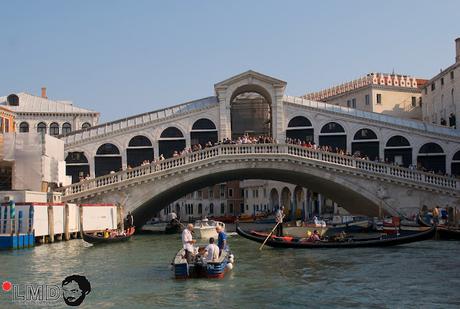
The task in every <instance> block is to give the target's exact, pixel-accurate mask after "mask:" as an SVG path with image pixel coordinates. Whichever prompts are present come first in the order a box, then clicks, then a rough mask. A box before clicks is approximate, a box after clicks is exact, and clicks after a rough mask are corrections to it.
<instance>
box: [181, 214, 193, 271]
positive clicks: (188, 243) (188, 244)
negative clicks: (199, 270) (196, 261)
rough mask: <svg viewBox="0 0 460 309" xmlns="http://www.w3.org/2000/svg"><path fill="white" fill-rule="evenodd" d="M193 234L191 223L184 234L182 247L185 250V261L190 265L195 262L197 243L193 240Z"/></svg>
mask: <svg viewBox="0 0 460 309" xmlns="http://www.w3.org/2000/svg"><path fill="white" fill-rule="evenodd" d="M192 232H193V224H191V223H189V224H187V228H186V229H184V231H183V232H182V245H183V248H184V250H185V259H186V260H187V263H189V264H190V263H192V262H193V256H194V252H195V248H194V247H193V244H194V243H196V240H195V239H193V236H192Z"/></svg>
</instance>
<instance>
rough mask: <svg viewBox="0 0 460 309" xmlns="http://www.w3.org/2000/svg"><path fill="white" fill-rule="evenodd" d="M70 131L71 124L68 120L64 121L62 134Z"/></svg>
mask: <svg viewBox="0 0 460 309" xmlns="http://www.w3.org/2000/svg"><path fill="white" fill-rule="evenodd" d="M71 131H72V126H71V125H70V123H68V122H64V124H63V125H62V134H64V135H66V134H69V133H70V132H71Z"/></svg>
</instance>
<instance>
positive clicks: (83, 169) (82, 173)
mask: <svg viewBox="0 0 460 309" xmlns="http://www.w3.org/2000/svg"><path fill="white" fill-rule="evenodd" d="M65 162H66V175H68V176H72V183H76V182H79V181H80V179H82V178H85V177H87V176H88V175H89V163H88V159H87V158H86V156H85V154H84V153H83V152H78V151H74V152H69V154H68V155H67V157H66V159H65Z"/></svg>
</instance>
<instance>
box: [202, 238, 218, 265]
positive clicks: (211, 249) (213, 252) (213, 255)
mask: <svg viewBox="0 0 460 309" xmlns="http://www.w3.org/2000/svg"><path fill="white" fill-rule="evenodd" d="M205 250H206V261H207V262H214V261H216V260H217V259H218V258H219V247H217V245H216V244H215V243H214V238H213V237H211V238H209V245H207V246H206V249H205Z"/></svg>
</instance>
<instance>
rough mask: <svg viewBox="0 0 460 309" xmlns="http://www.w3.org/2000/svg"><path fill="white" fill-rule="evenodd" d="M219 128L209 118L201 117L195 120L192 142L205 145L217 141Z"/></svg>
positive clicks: (191, 134) (191, 136) (192, 143)
mask: <svg viewBox="0 0 460 309" xmlns="http://www.w3.org/2000/svg"><path fill="white" fill-rule="evenodd" d="M217 138H218V137H217V129H216V125H215V124H214V122H212V121H211V120H209V119H206V118H201V119H198V120H197V121H195V123H194V124H193V126H192V131H190V144H191V145H197V144H200V145H201V146H205V145H206V143H208V142H211V143H216V142H217Z"/></svg>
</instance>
